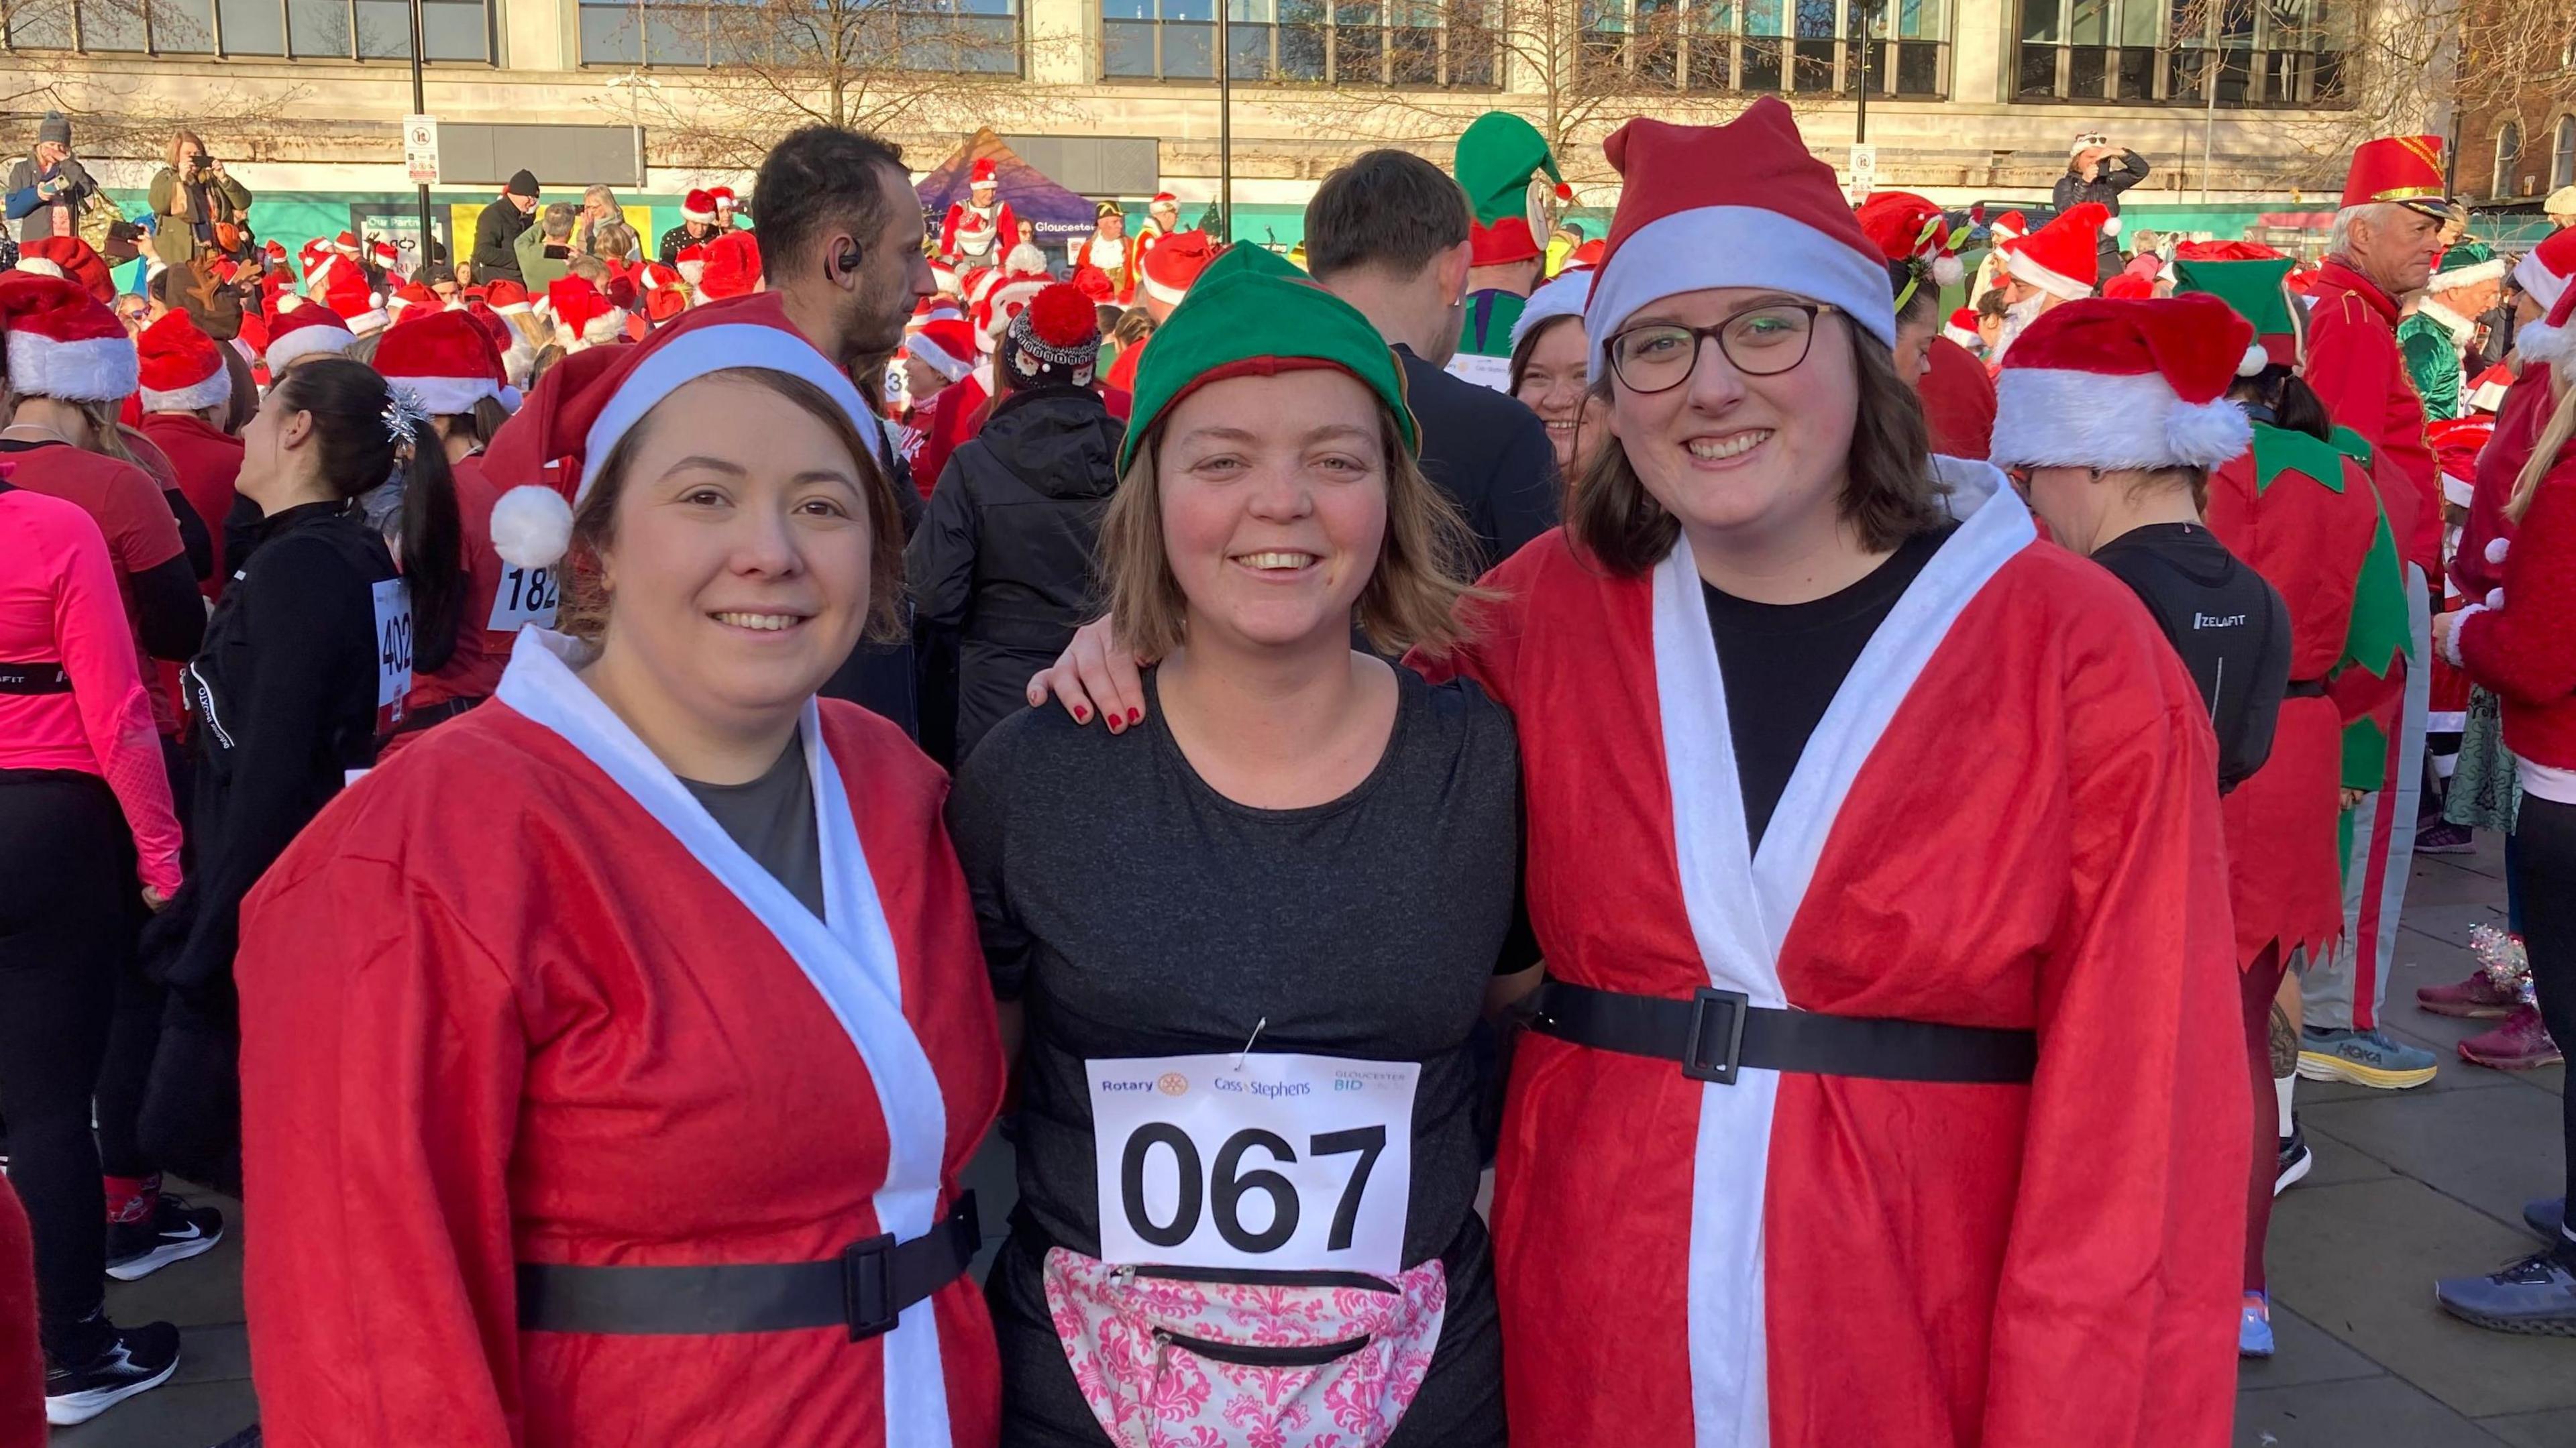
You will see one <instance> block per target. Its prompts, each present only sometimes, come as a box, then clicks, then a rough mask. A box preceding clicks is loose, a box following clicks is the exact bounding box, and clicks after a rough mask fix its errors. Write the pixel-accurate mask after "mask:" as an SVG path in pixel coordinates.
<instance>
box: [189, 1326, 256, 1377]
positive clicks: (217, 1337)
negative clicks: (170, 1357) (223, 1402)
mask: <svg viewBox="0 0 2576 1448" xmlns="http://www.w3.org/2000/svg"><path fill="white" fill-rule="evenodd" d="M249 1380H250V1329H249V1328H247V1327H243V1326H242V1325H240V1324H239V1323H235V1324H233V1325H231V1326H228V1327H183V1328H181V1329H179V1371H178V1374H177V1375H176V1376H174V1377H173V1378H171V1379H170V1381H172V1382H174V1383H241V1382H248V1381H249Z"/></svg>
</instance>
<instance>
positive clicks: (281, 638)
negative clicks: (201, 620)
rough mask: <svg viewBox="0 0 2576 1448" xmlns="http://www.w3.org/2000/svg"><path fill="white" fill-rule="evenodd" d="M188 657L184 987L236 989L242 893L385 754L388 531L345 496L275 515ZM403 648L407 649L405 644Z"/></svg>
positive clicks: (173, 965)
mask: <svg viewBox="0 0 2576 1448" xmlns="http://www.w3.org/2000/svg"><path fill="white" fill-rule="evenodd" d="M259 534H260V536H259V544H258V547H257V549H256V550H255V551H254V552H253V553H252V554H251V556H250V559H249V560H248V561H247V562H246V563H245V564H243V566H242V568H241V571H240V572H238V573H236V574H235V575H234V577H233V580H232V582H231V584H230V585H229V586H227V587H226V588H225V589H224V596H223V600H222V602H220V603H218V604H216V605H215V613H214V617H213V618H212V619H210V620H208V621H207V624H206V642H205V646H204V647H203V648H201V649H200V650H199V651H198V653H197V657H196V658H195V659H193V660H191V661H190V662H189V664H188V668H187V672H186V676H185V683H186V688H187V694H188V708H189V712H191V713H192V714H194V715H195V716H196V724H197V738H198V750H199V754H200V760H199V764H198V769H197V791H196V800H195V804H194V807H193V808H192V809H191V810H190V812H189V817H188V833H189V836H190V842H191V844H192V845H194V847H195V855H196V859H197V870H196V873H195V874H194V875H193V876H191V877H190V878H189V880H188V884H187V886H186V889H185V891H184V892H183V893H184V894H186V895H187V896H189V897H192V898H190V899H189V900H188V902H187V905H188V909H187V918H188V921H189V929H188V938H187V943H186V945H185V947H184V948H183V949H181V951H180V952H179V954H178V958H177V959H176V960H174V961H172V962H170V963H169V965H168V967H167V972H166V974H167V981H168V983H169V984H171V985H173V986H177V987H179V988H181V989H183V990H187V991H191V992H196V993H200V994H207V995H212V996H213V997H215V998H218V999H225V1000H228V999H229V994H230V992H229V985H230V981H231V976H232V959H233V948H234V945H235V943H236V940H237V938H238V935H239V924H240V914H241V902H242V897H243V896H245V895H247V894H249V893H250V888H251V886H252V885H254V884H256V883H258V880H259V877H260V875H261V873H262V872H264V871H266V870H267V869H268V867H269V866H270V865H271V864H274V863H275V862H276V860H277V857H278V856H279V855H281V854H283V853H285V850H286V847H287V845H288V844H290V843H292V842H293V841H294V839H295V835H296V832H297V831H298V830H301V829H303V828H304V826H305V824H306V823H307V822H308V821H310V820H311V819H312V818H313V817H314V816H315V815H317V814H319V813H321V811H322V806H324V805H325V804H328V803H330V801H331V798H332V796H334V795H336V794H338V793H339V792H340V790H341V788H342V786H343V784H344V783H345V782H346V772H347V771H349V770H352V769H365V768H367V767H369V766H370V765H372V764H373V763H374V762H375V758H376V722H377V704H376V699H377V695H378V693H379V690H378V687H377V683H378V645H379V640H378V638H377V636H376V616H375V606H374V590H375V586H376V585H377V584H379V583H382V582H385V581H387V580H389V579H392V578H394V577H396V576H397V574H396V571H395V568H394V561H393V556H392V555H391V554H390V553H389V552H388V551H387V550H386V548H385V540H384V538H383V537H382V536H381V535H380V534H378V533H377V532H376V531H375V530H374V529H372V528H370V527H368V526H367V524H366V522H365V520H364V519H362V518H361V517H359V516H358V514H357V513H356V512H355V511H354V510H352V509H351V508H349V507H348V506H346V505H344V504H340V503H307V504H304V505H303V506H301V507H294V508H289V509H287V510H286V511H285V512H282V513H279V514H277V515H276V516H275V517H272V518H269V519H267V520H266V521H265V522H264V523H263V524H262V525H261V527H260V530H259ZM396 647H398V648H408V647H409V645H408V643H407V642H398V643H397V645H396Z"/></svg>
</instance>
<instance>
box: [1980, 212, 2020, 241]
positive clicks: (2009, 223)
mask: <svg viewBox="0 0 2576 1448" xmlns="http://www.w3.org/2000/svg"><path fill="white" fill-rule="evenodd" d="M2028 235H2030V218H2029V217H2027V216H2024V215H2022V214H2021V213H2020V212H2018V211H2007V212H2005V213H2004V214H2003V215H2001V216H1998V217H1996V218H1995V221H1994V225H1992V226H1989V227H1987V228H1986V239H1987V241H1988V242H1989V243H1990V244H1991V245H1994V246H2001V245H2003V244H2004V243H2005V242H2007V241H2019V240H2021V239H2022V238H2023V237H2025V236H2028Z"/></svg>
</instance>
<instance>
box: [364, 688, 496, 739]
mask: <svg viewBox="0 0 2576 1448" xmlns="http://www.w3.org/2000/svg"><path fill="white" fill-rule="evenodd" d="M487 697H489V696H488V695H484V694H477V695H475V696H474V697H472V698H470V699H468V698H461V697H460V698H455V699H443V700H441V701H439V702H438V703H435V704H432V705H430V706H429V707H428V708H426V709H417V710H414V711H412V712H411V713H408V714H405V715H404V716H403V718H402V722H401V723H400V724H397V725H395V726H394V728H393V733H394V734H416V733H419V732H420V731H421V730H423V729H426V728H428V727H429V726H430V725H432V724H444V723H446V722H447V721H448V720H450V719H453V718H455V717H456V716H457V715H459V714H462V713H464V712H465V711H466V710H468V709H471V708H473V707H474V706H475V705H477V704H480V703H482V702H483V701H484V699H486V698H487ZM385 737H386V738H388V739H390V738H392V737H393V734H388V735H386V736H385Z"/></svg>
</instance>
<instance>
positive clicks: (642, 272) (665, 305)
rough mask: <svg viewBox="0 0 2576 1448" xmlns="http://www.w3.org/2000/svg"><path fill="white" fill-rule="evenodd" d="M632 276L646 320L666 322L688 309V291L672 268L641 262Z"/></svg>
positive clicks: (651, 262) (655, 263) (655, 262)
mask: <svg viewBox="0 0 2576 1448" xmlns="http://www.w3.org/2000/svg"><path fill="white" fill-rule="evenodd" d="M632 275H633V276H634V278H635V287H636V290H637V291H638V292H640V293H642V295H643V301H644V315H645V317H646V319H647V320H649V321H652V322H656V323H660V322H667V321H669V320H671V319H672V318H673V317H676V316H678V315H679V314H681V313H682V312H685V311H687V310H688V309H689V289H688V287H687V286H685V285H683V284H682V282H681V280H680V274H679V272H678V271H676V270H674V269H673V268H670V267H667V266H664V265H662V264H661V263H660V262H658V261H648V262H642V263H639V264H638V265H637V266H636V267H635V269H634V271H633V273H632Z"/></svg>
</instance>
